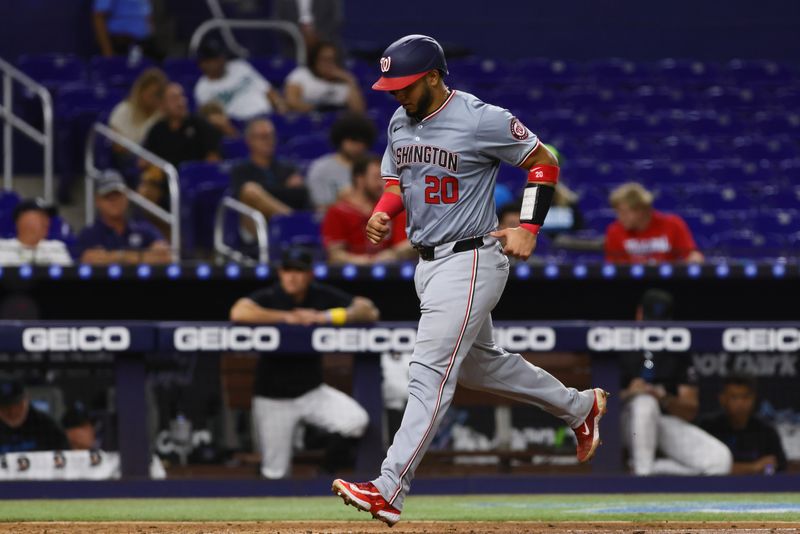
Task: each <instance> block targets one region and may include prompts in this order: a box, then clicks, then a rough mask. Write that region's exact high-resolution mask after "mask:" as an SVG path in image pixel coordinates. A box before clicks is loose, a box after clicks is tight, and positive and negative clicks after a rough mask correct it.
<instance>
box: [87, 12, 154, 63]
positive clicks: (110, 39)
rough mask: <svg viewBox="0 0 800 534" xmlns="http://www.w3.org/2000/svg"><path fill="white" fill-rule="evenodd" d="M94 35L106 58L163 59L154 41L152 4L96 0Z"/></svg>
mask: <svg viewBox="0 0 800 534" xmlns="http://www.w3.org/2000/svg"><path fill="white" fill-rule="evenodd" d="M93 24H94V35H95V38H96V39H97V46H99V47H100V53H101V54H102V55H104V56H105V57H111V56H130V54H132V53H134V51H136V53H139V54H144V55H146V56H148V57H151V58H154V59H161V55H162V54H161V53H160V51H159V50H158V49H157V47H156V45H155V42H154V40H153V7H152V6H151V5H150V0H94V13H93Z"/></svg>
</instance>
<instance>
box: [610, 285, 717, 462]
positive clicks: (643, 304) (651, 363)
mask: <svg viewBox="0 0 800 534" xmlns="http://www.w3.org/2000/svg"><path fill="white" fill-rule="evenodd" d="M673 308H674V301H673V298H672V295H670V294H669V293H666V292H664V291H661V290H657V289H650V290H648V291H646V292H645V293H644V295H643V296H642V298H641V301H640V302H639V306H638V308H637V310H636V320H637V321H670V320H672V317H673ZM618 361H619V367H620V386H621V387H622V391H621V392H620V398H621V399H622V403H623V404H622V417H621V418H620V419H621V421H622V443H623V445H625V447H626V448H627V449H628V452H629V464H630V467H631V470H632V471H633V474H635V475H640V476H647V475H727V474H729V473H730V471H731V466H732V463H733V458H732V455H731V452H730V450H728V448H727V447H726V446H725V444H724V443H722V442H721V441H720V440H718V439H717V438H715V437H714V436H712V435H711V434H709V433H708V432H706V431H705V430H703V429H701V428H700V427H698V426H696V425H694V424H693V423H692V421H693V420H694V419H695V417H696V416H697V411H698V407H699V405H700V402H699V390H698V386H697V372H696V370H695V369H694V367H693V366H692V357H691V355H690V354H685V353H671V352H652V351H649V350H647V351H637V352H629V353H623V354H620V355H619V358H618ZM657 452H660V453H661V455H660V456H657V455H656V453H657Z"/></svg>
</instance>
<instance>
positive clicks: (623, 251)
mask: <svg viewBox="0 0 800 534" xmlns="http://www.w3.org/2000/svg"><path fill="white" fill-rule="evenodd" d="M609 201H610V203H611V207H612V208H614V210H615V211H616V212H617V220H616V221H614V222H613V223H611V224H610V225H608V229H607V230H606V245H605V248H606V261H609V262H613V263H645V262H671V261H685V262H689V263H701V262H702V261H703V259H704V258H703V254H702V253H701V252H700V251H699V250H697V245H696V244H695V242H694V238H693V237H692V232H691V231H690V230H689V227H688V226H687V225H686V222H685V221H684V220H683V219H682V218H681V217H679V216H678V215H674V214H671V213H662V212H660V211H657V210H655V209H653V194H652V193H651V192H650V191H648V190H647V189H645V188H644V187H643V186H642V185H641V184H637V183H635V182H629V183H626V184H622V185H621V186H619V187H617V188H616V189H614V191H612V192H611V195H610V196H609Z"/></svg>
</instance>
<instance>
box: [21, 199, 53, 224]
mask: <svg viewBox="0 0 800 534" xmlns="http://www.w3.org/2000/svg"><path fill="white" fill-rule="evenodd" d="M26 211H42V212H44V213H46V214H47V216H48V217H53V216H55V215H56V214H57V213H58V210H57V209H56V207H55V206H53V205H52V204H48V203H47V202H45V200H44V199H41V198H28V199H25V200H23V201H22V202H20V203H19V204H17V206H16V207H15V208H14V222H16V221H17V219H19V216H20V215H22V214H23V213H25V212H26Z"/></svg>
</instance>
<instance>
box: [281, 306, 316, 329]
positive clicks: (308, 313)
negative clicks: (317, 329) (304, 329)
mask: <svg viewBox="0 0 800 534" xmlns="http://www.w3.org/2000/svg"><path fill="white" fill-rule="evenodd" d="M319 313H320V312H319V310H311V309H308V308H297V309H294V310H292V311H290V312H289V313H288V315H287V316H286V322H287V323H288V324H296V325H301V326H311V325H313V324H319Z"/></svg>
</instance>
